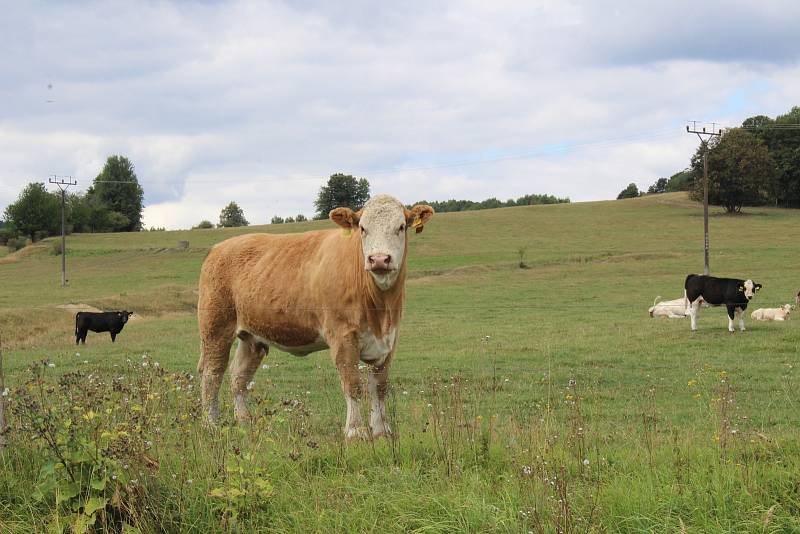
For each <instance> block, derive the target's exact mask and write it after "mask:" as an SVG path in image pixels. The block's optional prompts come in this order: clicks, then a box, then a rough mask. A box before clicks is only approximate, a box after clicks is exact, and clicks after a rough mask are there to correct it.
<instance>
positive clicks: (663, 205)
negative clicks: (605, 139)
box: [0, 193, 800, 532]
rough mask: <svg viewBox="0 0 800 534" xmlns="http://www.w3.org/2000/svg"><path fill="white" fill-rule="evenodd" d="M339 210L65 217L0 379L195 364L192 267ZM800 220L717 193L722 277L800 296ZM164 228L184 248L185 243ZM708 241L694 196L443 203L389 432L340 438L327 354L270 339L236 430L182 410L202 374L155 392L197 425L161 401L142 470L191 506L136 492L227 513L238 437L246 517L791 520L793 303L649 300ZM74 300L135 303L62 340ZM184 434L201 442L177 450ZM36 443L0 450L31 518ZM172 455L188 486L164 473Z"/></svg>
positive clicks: (695, 268)
mask: <svg viewBox="0 0 800 534" xmlns="http://www.w3.org/2000/svg"><path fill="white" fill-rule="evenodd" d="M329 227H332V223H330V222H327V221H312V222H307V223H297V224H288V225H275V226H271V225H270V226H262V227H249V228H236V229H221V230H192V231H183V232H141V233H125V234H100V235H74V236H70V237H69V240H68V247H69V255H68V278H69V280H70V283H69V287H67V288H63V289H62V288H61V287H59V284H60V272H59V268H60V258H58V257H57V256H53V255H50V254H49V249H50V247H48V246H42V247H40V248H39V249H33V250H28V251H27V252H22V253H17V254H14V255H10V256H6V257H5V258H2V259H0V280H2V287H3V290H2V292H0V335H2V344H3V347H5V351H4V354H5V368H6V375H7V379H6V380H7V382H8V383H10V385H11V387H12V388H14V387H16V386H19V385H21V384H22V382H23V380H25V379H26V377H28V376H29V375H28V373H27V371H26V370H25V369H26V367H28V366H29V365H30V364H31V363H32V362H36V361H38V360H41V359H42V358H47V359H49V361H51V362H53V363H55V365H56V368H55V370H53V371H48V372H50V373H63V372H67V371H78V372H81V373H83V376H85V375H86V374H87V373H89V372H90V371H91V373H92V374H98V375H100V376H116V375H117V374H122V375H123V376H128V377H134V378H135V377H137V376H140V374H141V373H146V372H150V368H148V369H146V370H142V369H141V368H140V367H136V366H135V365H134V368H131V367H130V365H131V363H130V362H134V364H138V362H141V361H142V356H143V355H146V358H145V361H158V362H159V364H160V368H161V369H166V370H168V371H169V372H171V373H193V372H194V371H193V370H194V366H195V364H196V361H197V354H198V337H197V327H196V321H195V318H194V306H195V303H196V293H195V290H196V283H197V277H198V273H199V269H200V265H201V263H202V260H203V258H204V257H205V254H206V253H207V251H208V249H209V247H210V246H212V245H213V244H214V243H217V242H219V241H221V240H223V239H225V238H227V237H230V236H233V235H237V234H240V233H245V232H253V231H264V232H286V231H304V230H309V229H319V228H329ZM798 227H800V213H798V212H797V211H796V210H795V211H793V210H782V209H771V208H757V209H750V210H747V213H746V214H744V215H738V216H726V215H722V214H721V210H717V209H712V217H711V221H710V235H711V261H710V262H711V269H712V272H713V274H716V275H718V276H736V277H744V278H753V279H754V280H756V281H757V282H759V283H762V284H763V285H764V289H763V290H762V291H761V292H760V293H759V295H758V296H757V297H756V300H755V302H754V303H753V305H752V306H753V307H754V308H758V307H773V306H777V305H780V304H783V303H786V302H793V300H792V299H793V298H794V297H793V296H794V294H796V293H797V291H798V289H800V265H799V264H798V262H797V261H796V258H797V255H798V246H797V233H796V228H798ZM179 240H188V241H189V243H190V246H189V248H188V249H187V250H178V249H177V248H176V244H177V242H178V241H179ZM702 243H703V233H702V209H701V207H700V206H699V205H698V204H696V203H694V202H691V201H690V200H688V199H687V197H686V194H685V193H673V194H662V195H651V196H647V197H641V198H636V199H630V200H623V201H607V202H589V203H572V204H558V205H547V206H530V207H515V208H503V209H494V210H483V211H473V212H457V213H447V214H439V215H437V216H436V217H434V219H433V220H432V221H431V222H430V223H429V224H428V225H426V227H425V231H424V232H423V233H421V234H418V235H410V252H409V267H410V279H409V281H408V284H407V287H408V300H407V311H406V317H405V319H404V323H403V326H402V332H401V336H400V342H399V348H398V353H397V356H396V358H395V364H394V366H393V369H392V384H393V393H392V399H391V412H392V418H393V420H394V427H395V429H396V430H397V431H398V439H397V441H395V442H394V443H393V444H389V443H385V442H380V443H376V444H374V445H372V446H371V445H355V446H350V447H342V442H341V437H340V427H341V425H342V423H343V420H344V419H343V418H344V413H345V407H344V402H343V400H342V398H341V393H340V390H339V385H338V378H337V377H336V374H335V370H334V369H333V366H332V364H331V363H330V362H329V358H328V357H327V353H324V354H316V355H311V356H309V357H307V358H295V357H292V356H289V355H286V354H283V353H281V352H280V351H277V350H273V351H271V352H270V354H269V356H268V357H267V360H266V362H267V365H268V366H269V369H262V370H260V371H259V373H257V375H256V384H255V387H254V390H253V394H254V395H253V396H254V397H255V399H254V401H255V406H256V410H257V412H258V413H259V414H260V418H259V422H258V423H257V424H255V425H254V428H253V429H251V431H248V432H245V431H242V432H241V433H236V432H230V433H228V432H227V431H226V432H225V434H224V435H217V434H210V433H209V432H208V431H207V430H206V429H204V428H203V425H202V424H201V423H200V422H199V420H198V419H199V417H200V416H199V414H197V413H196V411H192V410H190V409H189V408H188V405H191V404H192V402H195V401H196V396H191V395H194V393H192V394H191V395H190V396H188V397H184V396H180V395H183V394H184V393H183V392H185V387H184V389H182V390H181V393H180V395H179V394H178V393H175V392H174V391H172V390H170V391H172V392H171V393H169V395H167V393H164V398H165V399H166V398H167V397H169V399H171V400H170V401H169V402H167V401H166V400H165V401H163V403H162V404H160V405H158V407H154V408H153V413H154V414H155V413H159V414H161V415H162V418H164V421H168V420H170V417H173V416H174V414H177V413H184V412H185V413H188V414H189V417H190V418H191V419H190V420H189V423H187V425H189V424H190V426H188V427H187V428H188V430H186V431H185V432H184V433H181V431H180V426H181V425H178V427H175V426H174V425H167V424H166V423H165V424H164V428H163V429H161V430H160V432H161V433H160V434H157V433H156V434H155V435H156V437H155V438H148V439H150V440H153V441H154V442H155V443H156V444H157V446H154V451H153V452H150V453H149V454H151V455H154V456H158V459H159V462H160V468H159V469H158V470H157V471H155V472H154V473H153V474H152V476H151V478H150V479H149V482H148V484H151V486H152V488H151V489H152V491H157V492H159V494H161V495H163V496H165V497H164V499H165V500H166V501H169V502H176V501H174V499H176V498H177V495H178V493H181V495H189V496H190V497H181V498H182V499H185V500H184V501H181V502H183V503H184V504H182V505H180V506H182V507H183V508H181V515H182V516H183V519H181V518H176V517H173V516H172V515H170V514H169V513H168V512H167V511H166V508H165V507H164V505H161V507H160V508H158V506H159V505H158V503H156V504H153V506H156V507H157V511H155V512H152V514H154V515H155V516H157V517H158V518H159V520H160V521H163V522H165V523H164V524H166V525H169V527H170V528H172V529H180V528H187V525H188V524H190V523H181V522H180V521H190V522H191V524H192V525H195V527H196V526H197V525H204V526H205V527H206V528H211V529H213V528H215V526H217V527H218V526H219V525H220V521H221V519H220V518H221V517H222V518H223V519H224V517H225V514H224V513H222V514H220V513H218V512H217V511H218V510H219V509H218V508H215V506H214V502H215V501H214V500H213V499H212V498H210V497H208V495H209V492H210V491H212V490H213V489H214V488H216V487H218V486H219V485H220V484H227V483H228V482H226V481H229V480H230V478H225V477H224V476H223V477H221V475H219V473H218V470H217V469H215V468H214V467H213V465H214V464H215V462H217V463H218V462H219V461H221V460H220V458H223V457H226V455H230V451H231V450H233V447H236V448H237V449H238V450H247V451H251V452H253V453H254V454H255V457H256V458H257V459H253V460H248V461H250V462H253V463H255V464H257V465H258V469H263V472H264V473H266V474H264V475H263V476H264V477H265V478H267V479H269V481H270V483H271V484H272V485H273V486H274V492H273V493H272V494H271V496H270V497H269V498H266V497H265V498H264V499H263V500H264V506H263V507H261V505H259V506H256V507H255V508H247V513H246V514H244V515H243V516H242V519H241V521H243V522H244V523H242V524H243V525H246V526H247V527H248V528H256V527H258V528H268V529H272V530H275V531H287V530H318V531H328V530H337V529H339V530H342V529H344V530H353V531H370V530H380V531H384V532H389V531H392V532H393V531H397V532H408V531H413V530H427V531H447V530H449V531H454V530H458V531H527V530H532V531H549V530H550V529H559V528H560V529H562V530H565V531H566V530H575V529H577V530H584V529H585V530H592V529H594V530H599V531H603V530H610V531H640V530H654V531H664V530H680V529H681V528H682V527H681V525H685V527H686V528H688V529H689V530H697V531H711V530H718V531H728V530H750V529H751V527H753V528H755V525H757V526H758V528H761V526H762V525H764V524H767V523H769V524H770V528H771V527H773V526H774V527H775V528H784V529H786V530H791V529H792V528H795V529H796V528H800V524H799V523H798V522H797V519H796V518H797V517H798V504H799V503H800V501H798V499H797V494H796V488H797V486H796V481H797V480H798V478H800V477H799V476H798V475H800V463H799V462H798V460H797V458H798V457H800V456H798V452H800V450H799V449H800V440H798V438H799V437H800V425H798V422H800V421H799V420H798V419H799V418H800V417H799V416H798V412H797V410H796V409H795V408H794V407H795V405H796V403H797V402H798V398H797V393H796V391H797V388H796V387H795V385H794V384H795V382H796V373H795V372H794V371H793V369H794V366H795V358H796V354H797V350H798V341H797V340H798V336H797V330H796V326H795V325H794V324H793V322H792V321H790V322H789V323H785V324H772V323H754V322H753V321H751V320H750V319H749V312H750V311H751V310H748V314H747V315H748V317H747V326H748V331H747V332H744V333H738V332H737V333H736V334H734V335H731V334H729V333H728V332H727V328H726V327H727V319H726V317H725V312H724V310H722V309H707V310H703V311H701V314H700V330H699V331H698V332H696V333H691V332H690V331H689V324H688V320H654V319H650V318H649V317H648V315H647V308H648V307H649V306H650V305H651V304H652V301H653V299H654V298H655V297H656V296H657V295H661V296H663V297H664V298H677V297H679V296H681V295H682V293H683V289H682V288H683V280H684V278H685V276H686V274H687V273H691V272H701V271H702V261H703V249H702ZM520 260H522V261H524V263H525V264H526V265H527V267H528V268H524V269H522V268H520V267H519V262H520ZM77 304H85V305H88V306H94V307H98V308H105V309H109V308H127V309H129V310H133V311H135V312H137V313H138V318H137V319H136V320H133V321H132V322H131V323H130V324H129V325H128V326H126V329H125V330H124V331H123V332H122V333H121V334H120V336H119V337H118V339H117V342H116V343H115V344H111V342H110V340H109V339H108V337H107V336H104V335H102V334H94V335H93V334H91V333H90V335H89V338H88V340H87V345H86V346H85V347H84V346H81V347H80V348H79V349H77V350H76V348H75V346H74V345H73V343H74V336H73V333H72V330H73V329H74V315H73V312H74V309H75V308H74V307H68V308H67V310H68V311H65V309H64V306H65V305H77ZM59 306H61V307H59ZM84 362H85V363H84ZM126 362H128V363H127V364H126ZM126 365H127V367H126ZM148 376H149V375H148ZM170 376H172V375H170ZM181 376H183V375H181ZM168 378H169V377H168ZM51 380H55V376H53V378H51ZM131 380H133V378H131ZM165 380H166V379H165ZM169 380H173V378H169ZM181 380H183V379H181ZM170 383H172V382H170ZM181 384H184V386H185V383H183V382H182V383H181ZM153 387H155V386H153ZM158 387H163V386H158ZM158 391H160V390H158ZM226 393H227V392H226V391H225V390H223V397H224V399H223V401H224V403H227V405H225V404H224V405H223V411H224V413H226V414H227V415H228V416H230V412H231V410H230V398H229V395H227V396H226V395H225V394H226ZM187 395H188V394H187ZM142 402H144V401H142ZM153 402H155V401H153ZM298 406H301V407H302V408H298ZM115 413H116V412H115ZM120 417H121V416H120ZM159 426H162V425H159ZM225 428H228V427H227V426H226V427H225ZM234 428H235V427H234ZM187 432H188V433H187ZM182 440H183V441H182ZM186 447H189V448H190V449H191V450H194V451H195V452H194V453H193V454H194V455H195V458H194V460H192V462H191V463H190V464H188V465H187V464H186V463H185V460H182V456H183V455H182V454H181V451H182V450H184V449H185V448H186ZM44 456H46V454H45V452H42V451H40V452H38V453H36V454H34V453H33V452H29V453H28V454H27V455H26V454H23V453H17V454H16V455H14V454H9V453H3V454H2V456H0V458H2V461H0V463H5V464H6V465H5V466H4V469H3V472H5V473H9V472H10V471H9V467H10V466H11V464H13V465H16V466H20V465H24V466H25V467H24V469H22V471H23V472H24V473H27V474H21V475H20V476H17V477H9V476H8V475H6V476H5V477H3V476H0V502H8V503H10V504H8V505H5V507H3V505H0V525H3V524H4V523H3V522H5V524H8V525H10V524H12V523H11V522H14V521H17V522H16V523H13V525H14V526H15V528H16V527H18V526H19V525H21V524H24V523H25V522H35V521H37V519H36V517H37V516H36V515H34V512H32V510H38V514H39V515H42V514H44V515H46V512H47V511H48V510H49V508H48V507H47V504H46V503H32V502H31V501H30V500H29V499H27V498H25V497H24V496H25V495H31V492H32V489H33V487H34V486H35V481H36V479H37V476H36V472H37V470H38V463H37V461H36V459H37V458H39V457H44ZM228 461H229V462H230V461H233V460H231V459H229V460H228ZM237 461H239V460H237ZM9 462H10V463H9ZM181 470H183V471H181ZM187 472H188V473H189V474H190V475H186V474H185V473H187ZM180 473H184V474H183V475H181V474H180ZM176 474H177V475H178V476H183V477H184V480H185V479H186V478H188V477H191V478H193V479H194V481H195V485H194V486H191V487H190V486H188V485H186V484H185V483H184V484H182V485H180V486H179V485H178V484H177V483H175V482H174V479H173V475H176ZM742 488H746V489H747V491H742ZM792 488H794V489H792ZM3 492H6V494H7V495H6V496H13V497H10V500H6V499H5V498H3V497H4V496H3ZM559 499H560V500H559ZM51 506H52V505H51ZM237 506H238V505H237ZM215 510H216V511H215ZM768 510H769V512H767V511H768ZM229 520H230V517H228V519H227V521H229ZM143 521H144V520H143ZM147 521H151V523H146V522H144V523H142V524H143V525H151V526H152V525H153V524H154V523H152V521H155V519H153V518H152V517H150V516H148V519H147ZM228 525H229V526H230V523H228ZM586 525H591V528H589V527H585V526H586Z"/></svg>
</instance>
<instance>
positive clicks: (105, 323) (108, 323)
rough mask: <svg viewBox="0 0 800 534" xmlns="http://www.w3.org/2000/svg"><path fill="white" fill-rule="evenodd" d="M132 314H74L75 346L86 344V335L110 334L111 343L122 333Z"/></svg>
mask: <svg viewBox="0 0 800 534" xmlns="http://www.w3.org/2000/svg"><path fill="white" fill-rule="evenodd" d="M132 314H133V312H130V311H126V310H123V311H110V312H78V313H76V314H75V344H76V345H77V344H78V343H83V344H84V345H85V344H86V333H87V332H88V331H89V330H91V331H92V332H110V333H111V342H112V343H113V342H114V341H115V340H116V338H117V334H119V333H120V332H122V328H123V327H124V326H125V323H127V322H128V317H130V316H131V315H132Z"/></svg>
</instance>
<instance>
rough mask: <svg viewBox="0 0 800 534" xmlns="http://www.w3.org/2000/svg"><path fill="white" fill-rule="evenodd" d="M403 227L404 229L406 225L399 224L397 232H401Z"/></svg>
mask: <svg viewBox="0 0 800 534" xmlns="http://www.w3.org/2000/svg"><path fill="white" fill-rule="evenodd" d="M405 229H406V225H405V224H401V225H400V228H398V229H397V233H398V234H399V233H400V232H402V231H403V230H405Z"/></svg>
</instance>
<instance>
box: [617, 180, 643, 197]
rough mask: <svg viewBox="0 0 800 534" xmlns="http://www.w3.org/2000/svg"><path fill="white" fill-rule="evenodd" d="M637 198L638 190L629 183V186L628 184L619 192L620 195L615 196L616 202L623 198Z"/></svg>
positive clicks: (634, 185)
mask: <svg viewBox="0 0 800 534" xmlns="http://www.w3.org/2000/svg"><path fill="white" fill-rule="evenodd" d="M638 196H639V188H638V187H636V184H634V183H630V184H628V187H626V188H625V189H623V190H622V191H621V192H620V194H619V195H617V200H620V199H623V198H636V197H638Z"/></svg>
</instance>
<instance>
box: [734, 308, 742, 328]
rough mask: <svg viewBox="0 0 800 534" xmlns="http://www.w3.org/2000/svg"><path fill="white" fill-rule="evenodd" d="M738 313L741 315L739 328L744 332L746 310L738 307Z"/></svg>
mask: <svg viewBox="0 0 800 534" xmlns="http://www.w3.org/2000/svg"><path fill="white" fill-rule="evenodd" d="M736 315H738V316H739V330H740V331H742V332H744V310H743V309H741V308H739V307H737V308H736Z"/></svg>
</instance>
